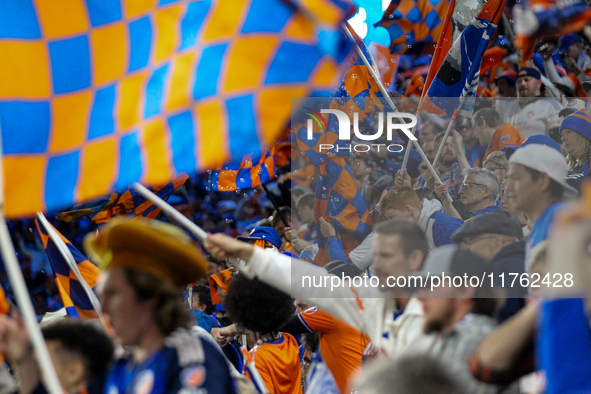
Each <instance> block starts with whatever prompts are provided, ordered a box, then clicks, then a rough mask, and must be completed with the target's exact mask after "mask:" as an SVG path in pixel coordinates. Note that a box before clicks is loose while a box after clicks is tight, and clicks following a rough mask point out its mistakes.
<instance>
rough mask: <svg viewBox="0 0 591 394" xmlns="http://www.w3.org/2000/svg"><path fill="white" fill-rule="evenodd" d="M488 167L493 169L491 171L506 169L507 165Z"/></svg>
mask: <svg viewBox="0 0 591 394" xmlns="http://www.w3.org/2000/svg"><path fill="white" fill-rule="evenodd" d="M486 169H487V170H491V171H494V170H504V169H505V167H503V166H496V167H486Z"/></svg>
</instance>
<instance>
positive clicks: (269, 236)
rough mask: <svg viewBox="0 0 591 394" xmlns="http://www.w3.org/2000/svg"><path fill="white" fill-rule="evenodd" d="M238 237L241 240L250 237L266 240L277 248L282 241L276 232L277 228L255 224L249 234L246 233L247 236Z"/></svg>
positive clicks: (246, 239)
mask: <svg viewBox="0 0 591 394" xmlns="http://www.w3.org/2000/svg"><path fill="white" fill-rule="evenodd" d="M238 239H239V240H241V241H248V240H250V239H263V240H265V241H267V242H270V243H271V245H273V246H275V247H276V248H277V249H279V248H280V247H281V244H282V243H283V242H282V241H281V237H280V236H279V233H277V230H275V229H274V228H273V227H264V226H256V227H255V228H253V229H252V231H251V232H250V234H248V237H238Z"/></svg>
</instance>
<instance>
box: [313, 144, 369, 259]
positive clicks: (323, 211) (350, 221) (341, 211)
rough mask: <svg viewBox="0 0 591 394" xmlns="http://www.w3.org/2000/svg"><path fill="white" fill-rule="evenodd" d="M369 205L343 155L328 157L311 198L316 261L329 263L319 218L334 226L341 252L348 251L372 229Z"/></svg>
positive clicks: (346, 252) (320, 171)
mask: <svg viewBox="0 0 591 394" xmlns="http://www.w3.org/2000/svg"><path fill="white" fill-rule="evenodd" d="M369 208H370V207H369V203H368V202H367V200H366V199H365V198H364V197H363V195H362V194H361V191H360V190H359V189H358V188H357V184H356V183H355V179H354V178H353V174H352V173H351V167H350V166H349V165H348V164H347V163H346V161H345V158H344V157H339V156H335V155H331V156H328V157H327V158H326V160H324V161H323V162H322V165H321V166H320V168H319V176H318V184H317V185H316V199H315V200H314V221H315V222H316V226H317V230H318V231H317V232H316V233H317V235H318V254H317V255H316V258H315V260H314V262H315V263H316V264H318V265H325V264H327V263H329V262H330V257H329V255H328V249H327V246H326V239H325V238H324V236H323V235H322V232H321V231H320V229H319V224H318V223H319V222H320V217H324V219H325V220H326V221H327V222H330V223H331V224H332V225H333V226H334V227H335V229H336V230H337V234H338V238H339V241H340V242H341V246H342V247H343V252H344V253H345V254H349V253H350V252H351V251H352V250H353V249H355V248H356V247H357V246H358V245H359V244H360V243H361V242H362V241H363V240H364V239H365V237H367V236H368V235H369V233H370V232H371V226H372V220H371V215H370V213H369Z"/></svg>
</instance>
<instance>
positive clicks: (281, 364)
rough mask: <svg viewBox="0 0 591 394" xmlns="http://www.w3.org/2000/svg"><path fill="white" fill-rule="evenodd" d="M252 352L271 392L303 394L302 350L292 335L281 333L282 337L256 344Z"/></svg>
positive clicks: (277, 393)
mask: <svg viewBox="0 0 591 394" xmlns="http://www.w3.org/2000/svg"><path fill="white" fill-rule="evenodd" d="M250 354H251V356H252V359H253V361H254V366H255V368H256V369H257V371H258V373H259V374H260V375H261V377H262V378H263V381H264V382H265V386H266V387H267V390H268V391H269V393H274V394H302V386H301V380H302V370H301V367H300V350H299V347H298V342H297V341H296V339H295V338H294V337H293V336H292V335H290V334H287V333H281V338H279V339H277V340H275V341H266V342H263V343H262V344H259V345H257V346H255V347H254V348H253V349H252V350H251V351H250Z"/></svg>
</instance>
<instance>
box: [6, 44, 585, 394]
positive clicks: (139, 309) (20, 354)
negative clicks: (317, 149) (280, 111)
mask: <svg viewBox="0 0 591 394" xmlns="http://www.w3.org/2000/svg"><path fill="white" fill-rule="evenodd" d="M497 44H499V45H501V46H503V45H504V49H505V50H510V49H511V48H510V46H509V45H508V44H507V41H506V40H505V41H502V40H500V39H499V41H498V42H497ZM587 53H591V42H590V41H589V38H588V37H587V36H586V35H585V33H584V32H580V33H578V34H570V35H566V36H563V37H561V38H559V39H545V40H540V42H539V43H538V45H537V50H536V53H535V55H534V57H533V60H532V61H531V62H530V64H522V65H519V62H518V59H517V57H516V56H513V57H512V56H511V54H508V55H507V57H506V58H504V59H503V61H502V62H498V63H497V64H495V66H494V67H491V68H489V71H488V73H484V74H482V75H481V76H480V85H479V89H478V92H479V96H478V97H477V99H476V108H475V111H474V114H473V116H472V117H470V118H464V117H461V116H460V117H459V118H458V119H457V120H455V121H453V127H452V129H451V133H450V134H449V135H448V136H447V137H446V135H445V129H446V128H447V125H448V123H449V122H450V120H449V119H448V118H446V117H445V116H441V115H434V114H427V113H422V114H421V116H420V119H419V127H418V131H417V133H418V135H417V137H418V141H419V144H420V146H421V148H422V150H423V151H424V153H425V156H426V158H427V159H428V160H429V161H430V162H433V161H434V159H435V157H436V155H437V152H438V151H439V150H440V156H439V158H438V160H437V162H436V163H433V165H434V168H435V173H436V175H437V177H436V176H434V174H433V173H432V172H431V171H430V170H429V166H428V163H427V162H426V161H424V160H423V159H422V158H421V156H420V155H419V154H418V153H417V152H416V151H413V152H412V153H411V154H410V158H409V160H408V165H407V168H403V166H402V162H403V156H404V152H399V153H388V152H386V153H384V152H378V151H377V150H375V149H372V150H370V151H368V152H364V153H358V154H351V155H350V156H349V157H347V159H346V163H347V166H348V168H350V173H351V175H352V179H353V181H354V186H353V187H354V189H355V192H359V194H360V195H361V196H362V198H363V203H362V204H361V205H362V206H365V207H366V208H367V210H368V212H369V216H368V217H369V219H367V220H369V223H371V231H369V232H368V233H367V234H364V237H363V239H357V240H356V244H355V246H354V247H349V245H350V244H346V242H345V236H346V234H345V233H344V231H343V229H342V227H339V226H337V225H335V224H334V223H335V220H337V221H338V219H335V217H331V216H329V215H326V214H325V213H323V212H321V209H320V208H319V205H318V198H319V197H318V192H317V186H318V184H319V183H320V182H321V179H320V178H321V176H320V173H319V171H318V170H314V169H313V166H312V170H310V168H311V164H310V161H309V160H308V158H306V156H305V153H303V152H298V149H297V147H296V141H295V137H293V138H292V140H291V142H292V145H293V146H292V154H291V159H290V161H291V162H290V165H288V166H286V167H283V168H281V169H278V177H277V179H276V180H275V181H273V182H271V183H269V184H267V187H268V189H269V193H270V194H267V191H264V190H263V189H262V188H260V187H259V188H256V189H252V190H248V191H240V190H238V191H237V192H236V193H221V192H212V191H210V189H209V188H208V182H210V178H209V177H208V176H207V175H203V176H200V177H193V178H191V179H190V180H189V181H188V182H187V183H186V184H185V186H183V187H182V188H180V189H179V190H177V191H176V192H175V194H174V195H173V196H172V197H171V199H170V200H169V202H170V204H171V205H173V206H175V207H176V208H177V209H178V210H179V211H181V212H183V213H184V214H185V215H186V216H188V217H190V218H191V219H192V220H193V221H194V222H195V223H196V224H197V225H199V226H200V227H201V228H203V229H204V230H205V231H207V232H208V233H209V234H208V237H207V239H206V240H205V241H204V242H202V244H200V243H199V242H196V240H195V239H191V237H189V236H187V234H185V233H184V232H183V231H181V230H179V229H178V228H177V227H175V226H173V225H172V224H171V223H174V220H173V219H172V218H170V217H167V216H166V214H164V213H161V214H160V215H159V217H158V219H155V220H151V221H148V220H147V219H142V220H128V221H124V220H117V219H115V220H113V221H111V222H109V223H108V224H106V225H104V226H101V227H100V229H99V228H98V227H97V225H96V224H95V223H94V222H93V221H92V220H90V219H88V218H80V219H77V220H74V221H72V222H70V223H63V222H59V221H57V220H54V219H52V220H51V221H52V223H53V224H54V226H55V227H56V228H57V229H58V230H59V231H60V232H61V233H62V234H64V236H65V237H66V238H68V239H69V240H70V241H71V242H72V244H73V245H74V246H76V247H77V248H78V249H80V250H85V253H87V254H88V255H90V258H91V260H92V261H93V262H95V263H97V264H98V265H99V266H100V267H101V269H102V270H103V272H102V275H101V280H100V284H99V286H98V287H97V289H98V296H99V299H100V302H101V307H102V312H103V313H104V314H105V316H106V317H107V323H106V326H107V327H108V329H107V328H105V327H104V326H103V324H101V322H100V321H99V320H97V319H91V320H89V321H84V322H81V321H79V320H77V319H72V318H70V317H68V316H67V313H66V311H65V308H64V307H65V305H64V304H63V301H62V300H61V297H60V292H59V291H58V289H57V287H56V283H55V281H54V276H55V275H54V272H53V269H52V265H51V263H50V261H49V259H48V257H47V255H46V254H45V249H44V246H43V244H42V243H41V240H40V238H39V237H37V235H36V233H35V225H34V222H33V221H31V220H23V221H13V222H11V223H10V224H9V226H10V230H11V234H12V236H13V242H14V244H15V245H16V246H17V251H18V257H19V261H20V263H21V268H22V271H23V272H24V274H25V278H26V279H27V284H28V286H29V290H30V293H31V297H32V299H33V301H34V306H35V309H36V313H37V315H38V318H39V321H40V324H41V326H42V331H43V336H44V338H45V340H46V343H47V346H48V349H49V352H50V355H51V357H52V360H53V363H54V366H55V369H56V372H57V376H58V378H59V381H60V383H61V385H62V387H63V389H64V391H65V392H68V393H81V392H88V393H91V394H92V393H99V392H103V393H109V394H123V393H139V394H148V393H155V394H156V393H174V392H183V393H234V392H240V393H253V392H268V393H275V394H297V393H309V394H317V393H323V394H328V393H350V392H358V393H364V394H370V393H371V394H378V393H379V394H381V393H403V394H407V393H408V394H410V393H417V394H418V393H421V394H423V393H458V394H459V393H466V394H468V393H483V394H484V393H530V394H534V393H544V392H547V393H584V392H591V327H590V324H589V321H590V319H589V310H590V309H589V305H588V297H589V294H588V292H589V289H590V288H591V282H589V280H591V270H590V268H589V267H591V265H589V263H590V262H591V261H590V255H591V249H590V244H589V239H590V238H589V237H591V226H590V223H591V212H590V210H589V207H590V206H591V190H590V187H589V183H590V179H589V176H590V174H589V168H590V164H591V160H590V157H591V118H590V113H589V112H588V110H587V105H588V99H587V98H586V92H589V91H591V82H590V81H587V77H588V76H591V58H590V57H589V55H587ZM403 60H404V62H406V63H405V64H407V66H408V69H407V70H404V69H401V70H399V73H400V74H402V73H406V75H407V76H408V78H407V79H401V80H399V81H398V83H397V84H396V86H394V87H393V91H392V98H393V99H394V100H395V102H397V103H399V104H400V103H402V104H403V105H405V106H407V107H406V108H407V109H408V111H409V112H413V109H414V110H416V106H417V104H418V97H419V96H420V94H421V89H422V80H423V78H424V76H425V73H424V72H423V71H416V72H413V71H414V69H416V68H419V67H418V65H419V64H422V63H421V61H422V60H423V59H422V57H415V58H414V59H413V57H412V56H410V55H409V56H407V58H405V59H403ZM413 62H415V63H416V64H414V65H413ZM437 178H438V179H437ZM448 197H451V198H448ZM277 208H279V209H277ZM48 216H50V217H52V216H56V215H48ZM155 222H157V224H155ZM97 229H98V230H99V231H97ZM323 253H324V254H323ZM321 255H323V256H325V257H324V260H323V261H321V260H320V258H319V256H321ZM326 256H327V257H326ZM427 273H429V274H430V275H443V274H446V275H449V276H450V277H452V278H455V277H463V276H466V275H468V276H470V277H472V276H476V277H478V278H481V277H487V278H488V275H491V276H490V278H491V280H490V281H488V282H485V281H483V282H485V283H484V285H482V283H480V285H478V286H474V285H472V284H471V282H469V283H464V284H463V285H462V286H452V285H448V286H445V285H443V286H435V288H434V289H433V288H432V287H431V288H429V284H431V283H433V282H425V283H427V284H426V285H424V286H414V287H413V286H401V287H389V286H384V283H387V280H388V278H389V277H394V278H400V277H405V276H409V275H418V276H421V277H424V275H426V274H427ZM0 275H1V276H0V284H1V285H2V287H3V289H4V291H5V292H6V298H7V300H8V301H3V302H2V303H1V305H0V307H1V309H2V311H3V314H2V315H0V351H1V352H2V354H3V357H4V363H3V367H2V369H1V370H0V394H4V393H14V392H19V393H21V394H31V393H43V392H46V388H45V387H44V383H43V377H42V374H41V372H40V369H39V367H38V365H37V363H36V359H35V354H34V353H33V352H32V350H31V345H30V340H29V337H28V335H27V332H26V330H25V329H24V326H23V323H22V321H21V319H20V316H19V312H18V308H17V307H16V306H15V305H14V298H13V294H12V286H11V285H10V282H9V281H8V279H7V277H6V275H5V274H4V272H3V270H1V271H0ZM327 275H336V276H337V277H348V278H355V277H370V278H373V277H376V278H377V279H378V283H379V284H380V286H375V287H371V286H357V287H356V286H341V287H338V288H329V287H327V286H318V287H314V286H312V287H305V286H302V285H300V284H302V283H304V282H303V281H302V279H303V278H304V277H325V276H327ZM569 275H570V276H569ZM558 276H560V277H559V279H557V278H558ZM513 278H517V282H515V281H514V283H517V284H515V285H514V284H511V286H509V285H508V283H510V282H511V280H512V279H513ZM523 278H525V279H526V280H523ZM535 278H537V280H535ZM432 280H433V279H432ZM243 349H244V353H243Z"/></svg>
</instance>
